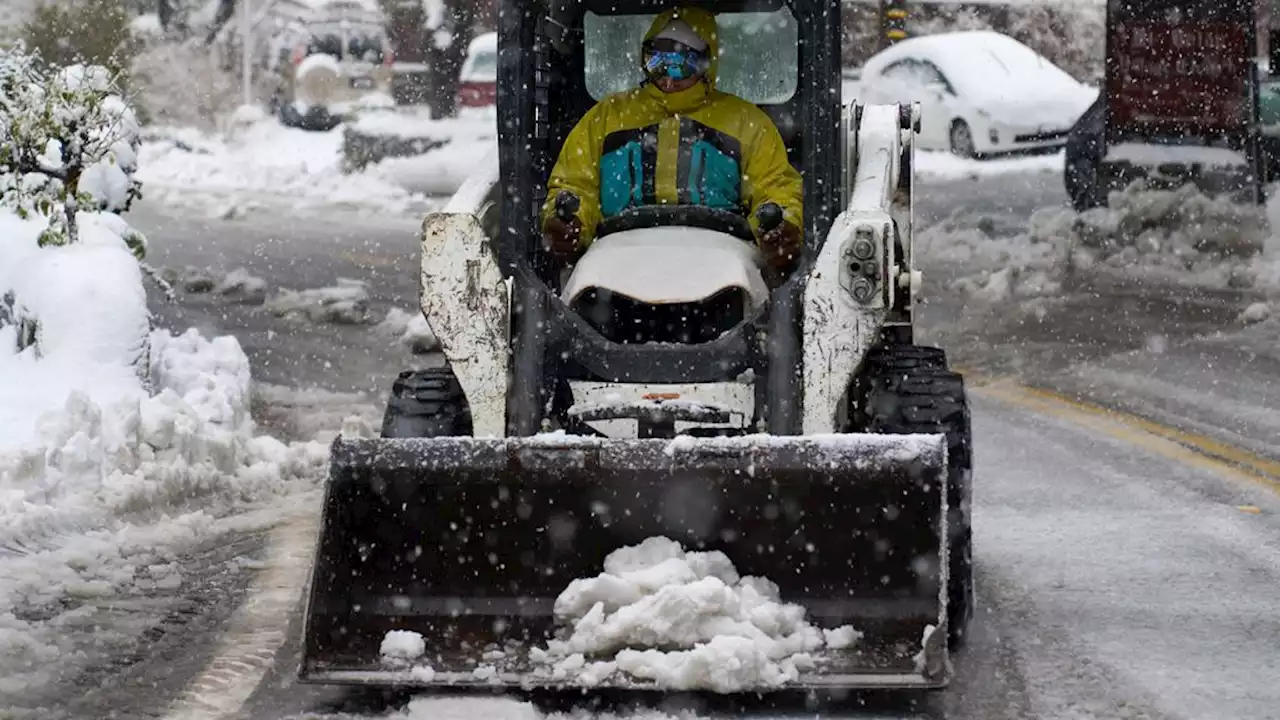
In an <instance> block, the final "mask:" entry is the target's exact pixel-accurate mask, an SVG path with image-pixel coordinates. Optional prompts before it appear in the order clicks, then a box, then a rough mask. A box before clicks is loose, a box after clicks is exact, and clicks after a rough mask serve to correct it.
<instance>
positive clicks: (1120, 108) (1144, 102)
mask: <svg viewBox="0 0 1280 720" xmlns="http://www.w3.org/2000/svg"><path fill="white" fill-rule="evenodd" d="M1248 32H1249V28H1248V26H1246V25H1243V24H1235V23H1208V22H1189V23H1180V24H1169V23H1146V22H1143V23H1141V24H1139V23H1138V22H1116V23H1114V24H1113V25H1112V26H1111V48H1110V49H1109V53H1108V54H1109V55H1110V56H1111V57H1110V60H1111V62H1112V63H1114V65H1113V67H1112V68H1110V70H1111V71H1110V72H1108V73H1107V88H1106V92H1107V95H1108V101H1109V104H1110V107H1109V108H1108V110H1109V116H1110V118H1109V119H1110V122H1112V123H1114V124H1115V126H1116V127H1126V126H1127V127H1133V126H1135V125H1155V126H1179V127H1185V128H1187V129H1195V130H1207V131H1214V130H1239V129H1241V128H1244V127H1248V124H1249V117H1250V114H1251V113H1250V110H1251V98H1250V95H1249V85H1248V77H1249V63H1250V62H1251V57H1252V53H1251V52H1250V47H1249V34H1248Z"/></svg>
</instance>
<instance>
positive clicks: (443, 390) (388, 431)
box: [382, 367, 471, 438]
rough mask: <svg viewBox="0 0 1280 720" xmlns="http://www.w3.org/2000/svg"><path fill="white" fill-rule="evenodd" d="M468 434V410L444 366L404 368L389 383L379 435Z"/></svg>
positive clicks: (456, 435)
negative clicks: (390, 384) (380, 433)
mask: <svg viewBox="0 0 1280 720" xmlns="http://www.w3.org/2000/svg"><path fill="white" fill-rule="evenodd" d="M470 434H471V411H470V410H469V409H468V408H467V397H466V395H465V394H464V393H463V392H462V386H461V385H459V384H458V379H457V378H456V377H454V375H453V371H452V370H450V369H449V368H447V367H444V368H427V369H425V370H406V371H404V372H402V373H400V376H399V377H397V378H396V381H395V383H393V384H392V386H391V397H390V398H389V399H388V400H387V410H386V412H385V414H384V415H383V416H382V437H384V438H424V437H461V436H468V435H470Z"/></svg>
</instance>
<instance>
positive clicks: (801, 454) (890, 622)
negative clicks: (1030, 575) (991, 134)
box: [299, 0, 973, 689]
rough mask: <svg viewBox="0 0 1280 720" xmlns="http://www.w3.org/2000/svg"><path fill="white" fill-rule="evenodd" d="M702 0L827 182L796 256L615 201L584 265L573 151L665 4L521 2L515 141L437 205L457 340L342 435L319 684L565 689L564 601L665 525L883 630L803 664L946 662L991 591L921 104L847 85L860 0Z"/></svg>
mask: <svg viewBox="0 0 1280 720" xmlns="http://www.w3.org/2000/svg"><path fill="white" fill-rule="evenodd" d="M700 4H702V5H703V6H704V7H706V8H708V9H710V10H713V11H715V12H717V13H718V15H717V21H718V23H719V24H720V28H721V30H720V32H721V35H720V37H721V47H722V55H721V79H720V87H721V88H722V89H725V90H726V91H729V92H733V93H735V94H738V95H739V96H741V97H744V98H745V99H748V100H750V101H752V102H755V103H757V104H758V105H759V106H760V107H762V109H764V110H765V111H766V112H767V113H769V115H770V116H771V118H772V119H773V120H774V122H775V123H776V125H777V126H778V128H779V130H780V132H781V134H782V136H783V138H784V142H785V144H786V145H787V147H788V150H789V154H790V158H791V160H792V162H793V164H794V165H795V166H796V167H797V168H798V169H799V170H800V171H801V172H802V174H803V178H804V211H805V227H804V231H805V232H804V234H805V249H804V253H803V258H802V259H801V261H800V263H799V265H798V268H797V269H796V270H795V271H794V272H793V273H792V274H790V276H789V277H787V278H785V280H784V281H782V282H781V283H780V284H772V285H771V284H770V283H769V282H767V280H766V277H765V273H763V272H762V270H761V267H762V262H761V259H760V253H759V251H758V249H757V248H756V245H755V243H754V240H753V236H752V233H751V229H750V227H749V226H748V224H747V223H746V221H745V218H744V217H742V216H740V215H738V214H735V213H731V212H727V211H718V210H710V209H707V208H702V207H692V206H646V207H639V208H633V209H632V210H629V211H625V212H623V213H621V214H619V215H616V216H613V217H611V218H607V219H605V220H604V222H603V223H602V224H601V225H600V227H599V229H598V231H597V238H596V240H595V241H594V242H593V244H592V245H591V246H590V248H589V250H588V251H587V252H586V253H585V254H584V255H583V257H581V259H580V260H579V261H578V262H577V263H576V265H575V266H574V267H573V268H572V269H571V271H569V272H568V273H567V279H566V278H565V273H564V272H562V270H563V269H561V268H557V267H556V266H555V265H554V263H551V262H549V261H548V258H547V257H545V256H544V254H543V253H544V251H543V250H542V246H541V242H540V233H539V221H538V209H539V208H540V207H541V205H542V203H543V200H544V198H545V197H546V196H547V191H546V181H547V178H548V176H549V173H550V168H551V167H552V165H553V163H554V162H555V159H556V157H557V154H558V151H559V148H560V146H561V144H562V143H563V141H564V138H565V136H566V135H567V134H568V132H569V130H570V129H572V127H573V126H574V124H575V122H576V121H577V119H578V118H580V117H581V116H582V114H583V113H584V112H585V111H586V110H587V109H588V108H589V107H590V106H591V104H592V103H593V102H594V101H595V99H598V98H599V97H602V96H604V95H605V94H607V93H608V92H611V91H612V90H614V89H616V88H617V87H625V85H626V83H629V82H632V81H633V80H634V79H635V78H634V76H633V75H632V74H631V66H632V65H636V64H637V63H636V58H635V55H634V53H635V52H636V51H637V49H638V47H639V44H640V43H639V33H642V32H643V30H644V28H645V27H647V25H648V23H649V22H650V20H651V19H652V18H653V17H654V16H655V15H656V14H657V13H659V12H661V11H663V10H665V9H666V8H667V7H668V5H667V4H666V3H664V2H659V1H658V0H653V1H650V0H607V1H605V0H557V2H555V3H551V4H550V7H549V8H548V5H546V4H543V3H542V2H539V1H537V0H502V2H501V8H502V9H501V13H500V28H499V57H500V63H499V65H500V69H499V75H498V123H499V146H498V150H497V162H495V163H493V164H492V167H490V168H489V169H488V171H483V169H482V171H478V172H477V174H476V175H474V176H473V177H472V178H470V179H469V180H468V182H467V183H466V184H465V185H464V186H463V187H462V188H461V189H460V190H459V192H458V193H457V194H456V195H455V196H454V197H453V199H452V200H451V201H450V203H449V204H448V205H447V206H446V207H445V208H444V209H443V210H442V211H440V212H438V213H434V214H431V215H430V216H428V217H427V218H426V219H425V221H424V227H423V235H422V254H421V306H422V311H423V313H424V314H425V316H426V318H427V319H428V321H429V322H430V325H431V327H432V328H433V330H434V332H435V333H436V335H437V336H438V338H439V340H440V343H441V346H442V348H443V354H444V356H445V360H446V363H445V364H444V365H443V366H440V367H434V368H428V369H425V370H414V371H406V372H404V373H401V374H400V375H399V377H398V378H397V379H396V380H395V382H394V385H393V387H392V393H391V398H390V400H389V403H388V406H387V409H386V415H385V418H384V423H383V427H382V433H381V435H382V436H381V437H379V438H348V437H340V438H338V439H337V440H335V441H334V444H333V447H332V458H331V472H330V477H329V481H328V486H327V490H326V498H325V502H324V510H323V513H324V515H323V521H322V528H321V531H320V538H319V545H318V548H317V554H316V558H315V566H314V569H313V575H312V578H311V583H310V587H309V590H308V598H307V606H306V616H305V622H304V634H305V636H304V638H303V651H302V660H301V667H300V669H299V675H300V678H301V679H302V680H304V681H307V682H319V683H338V684H365V685H374V686H385V687H429V686H439V685H453V686H490V685H494V684H497V685H500V686H512V687H518V688H526V689H528V688H552V689H554V688H556V687H562V686H564V685H565V684H567V683H570V682H571V681H570V680H567V679H565V678H556V677H552V676H548V675H547V674H546V673H542V672H540V671H537V670H535V668H534V663H533V661H532V660H531V658H530V652H531V649H532V648H533V647H535V646H538V645H540V644H542V643H544V642H545V641H546V639H547V638H548V637H550V636H551V635H552V633H553V632H554V630H555V624H556V623H555V617H554V614H553V606H554V600H555V598H556V597H557V595H558V594H559V593H561V591H562V590H564V589H565V587H566V586H567V585H568V584H569V583H570V582H571V581H572V580H574V579H575V578H581V577H592V576H595V575H597V574H598V573H600V572H601V568H602V561H603V559H604V558H605V556H606V555H608V554H609V553H610V552H611V551H613V550H615V549H617V548H619V547H622V546H627V545H634V544H637V543H640V542H641V541H643V540H644V539H646V538H649V537H653V536H665V537H668V538H670V539H673V540H677V541H679V542H681V543H682V544H683V545H684V546H685V547H687V548H690V549H695V550H719V551H722V552H724V553H725V554H726V555H727V556H728V558H729V559H730V560H731V561H732V562H733V563H734V565H735V566H736V568H737V569H738V571H739V572H740V573H741V574H742V575H744V576H745V575H755V576H763V577H765V578H768V579H770V580H772V581H774V582H775V583H777V585H778V588H779V591H780V595H781V598H782V600H783V601H786V602H792V603H797V604H800V605H802V606H803V607H804V608H805V609H806V611H807V613H808V618H809V619H810V621H811V622H813V623H814V624H815V625H819V626H821V627H824V628H834V627H837V626H841V625H845V624H851V625H853V626H854V627H855V628H856V629H858V630H860V631H862V632H863V633H864V636H863V638H862V640H861V641H860V642H859V643H857V644H856V645H855V646H854V647H852V648H850V649H848V650H829V649H828V650H824V651H823V652H824V655H823V657H822V658H821V660H822V662H820V663H818V664H817V665H816V666H815V667H814V669H812V670H806V671H804V672H803V673H801V674H800V675H799V677H798V678H797V679H796V680H795V681H794V682H790V683H789V684H788V687H794V688H808V689H859V688H904V689H905V688H940V687H944V686H945V685H946V684H947V682H948V681H949V679H950V674H951V662H950V659H949V651H950V650H953V649H954V648H955V647H957V645H958V644H959V643H960V642H961V641H962V639H963V636H964V633H965V629H966V627H967V625H968V623H969V620H970V616H971V614H972V603H973V591H972V578H971V570H970V531H969V527H970V526H969V510H968V508H969V493H970V489H969V482H970V480H969V477H970V467H971V456H970V424H969V412H968V407H967V404H966V399H965V389H964V383H963V380H962V378H961V377H960V376H959V375H958V374H956V373H954V372H952V371H950V370H949V369H948V367H947V362H946V358H945V355H944V352H943V351H942V350H941V349H938V348H932V347H923V346H919V345H916V344H914V333H913V303H914V302H915V299H916V297H917V295H918V293H919V286H920V279H921V276H920V273H919V272H918V271H916V270H915V269H914V259H915V258H914V250H913V246H912V224H911V223H912V219H911V208H912V171H911V162H912V158H913V138H914V135H915V133H916V132H917V131H918V126H919V106H918V105H912V106H898V105H888V106H862V105H859V104H857V103H850V104H848V105H842V104H841V102H840V100H839V98H840V92H841V76H840V52H839V46H840V42H841V29H840V28H841V23H840V12H841V7H842V5H841V3H840V2H838V0H757V1H754V2H752V3H750V4H743V3H742V2H741V0H713V1H712V2H708V3H700ZM753 28H754V29H755V30H756V32H755V34H752V29H753ZM762 28H763V29H764V31H765V32H760V30H761V29H762ZM632 40H635V42H631V41H632ZM627 43H630V45H628V44H627ZM628 53H630V54H628ZM615 55H616V57H615ZM760 57H766V58H768V67H767V71H762V70H761V69H760V68H759V67H758V66H755V65H753V64H752V63H754V62H755V61H757V60H758V59H759V58H760ZM619 58H620V59H619ZM562 280H563V282H562ZM930 626H933V628H935V629H936V630H937V631H936V632H930V630H929V628H930ZM392 630H408V631H413V632H416V633H418V634H420V635H421V637H422V638H423V640H424V641H425V643H424V644H425V658H424V659H425V660H426V662H427V663H428V664H429V665H430V667H431V672H417V671H414V670H413V669H412V668H397V667H388V666H387V665H386V664H384V663H383V662H382V660H381V659H380V657H379V648H380V643H381V642H382V641H383V639H384V637H385V636H386V635H387V633H388V632H390V631H392ZM495 645H496V646H499V647H501V648H502V650H503V652H502V653H498V654H497V655H498V656H500V657H501V659H500V660H498V661H497V662H496V666H495V667H493V668H491V670H492V672H486V673H480V672H477V665H478V663H480V662H481V660H480V658H481V655H482V654H485V657H486V658H488V657H489V655H488V654H486V653H485V650H486V648H493V647H494V646H495ZM613 684H615V681H613V680H609V681H606V682H604V683H602V685H601V686H603V687H609V686H611V685H613ZM615 686H623V687H629V688H640V689H643V688H646V687H652V686H651V685H646V684H645V683H644V682H640V681H633V680H626V681H623V680H618V681H616V685H615Z"/></svg>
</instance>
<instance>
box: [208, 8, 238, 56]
mask: <svg viewBox="0 0 1280 720" xmlns="http://www.w3.org/2000/svg"><path fill="white" fill-rule="evenodd" d="M235 14H236V0H218V11H217V12H216V13H214V16H213V25H211V26H210V27H209V36H208V37H207V38H205V44H206V45H208V44H211V43H212V42H213V41H214V40H215V39H216V38H217V37H218V32H219V31H221V30H222V27H223V26H224V25H226V24H227V22H228V21H229V20H231V18H232V16H234V15H235Z"/></svg>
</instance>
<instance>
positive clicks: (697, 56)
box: [644, 42, 710, 80]
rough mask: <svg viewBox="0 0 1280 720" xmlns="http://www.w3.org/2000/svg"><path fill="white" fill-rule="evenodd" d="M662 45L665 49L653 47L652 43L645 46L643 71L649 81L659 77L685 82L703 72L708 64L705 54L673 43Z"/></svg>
mask: <svg viewBox="0 0 1280 720" xmlns="http://www.w3.org/2000/svg"><path fill="white" fill-rule="evenodd" d="M663 45H664V46H665V47H655V46H654V43H650V44H648V45H646V46H645V52H644V71H645V73H647V74H648V75H649V79H651V80H657V79H658V78H660V77H669V78H672V79H674V80H687V79H689V78H691V77H695V76H697V75H699V74H701V73H703V72H705V71H706V69H707V66H708V65H709V64H710V63H709V62H708V58H707V53H705V52H702V51H699V50H694V49H693V48H690V47H687V46H685V45H682V44H680V43H675V42H667V43H663Z"/></svg>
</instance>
